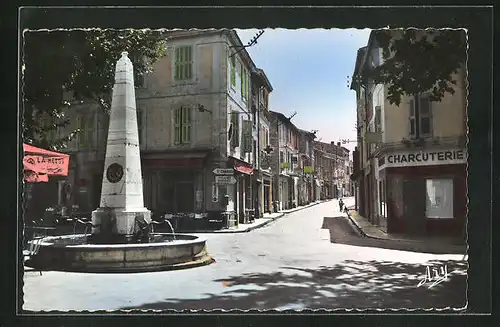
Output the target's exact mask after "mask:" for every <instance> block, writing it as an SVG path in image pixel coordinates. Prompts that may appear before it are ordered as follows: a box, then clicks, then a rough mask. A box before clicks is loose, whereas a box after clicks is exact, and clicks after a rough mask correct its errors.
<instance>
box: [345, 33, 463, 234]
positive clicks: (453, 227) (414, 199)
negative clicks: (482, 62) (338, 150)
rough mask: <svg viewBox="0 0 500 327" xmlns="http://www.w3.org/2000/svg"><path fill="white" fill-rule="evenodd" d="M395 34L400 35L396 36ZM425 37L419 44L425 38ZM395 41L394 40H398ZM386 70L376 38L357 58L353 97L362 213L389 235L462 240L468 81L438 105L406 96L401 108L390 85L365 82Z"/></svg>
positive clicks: (460, 78)
mask: <svg viewBox="0 0 500 327" xmlns="http://www.w3.org/2000/svg"><path fill="white" fill-rule="evenodd" d="M394 33H397V32H394ZM425 33H426V32H425V31H422V32H421V34H420V35H419V36H424V37H427V35H426V34H425ZM393 36H394V37H395V36H396V35H395V34H394V35H393ZM383 62H384V58H383V56H382V51H381V49H380V47H379V46H378V45H377V43H376V40H375V37H374V32H372V33H371V35H370V38H369V41H368V45H367V46H366V47H363V48H361V49H360V50H359V51H358V55H357V59H356V66H355V69H354V74H353V81H352V84H351V89H353V90H355V91H356V97H357V102H358V105H357V114H358V115H357V116H358V122H357V126H358V128H359V134H358V135H359V136H360V141H359V142H358V146H357V151H359V152H357V153H356V156H357V158H356V162H357V165H355V167H354V170H355V172H354V175H353V178H354V179H355V180H357V185H359V192H360V195H359V197H358V200H357V201H358V202H359V203H358V205H359V208H360V213H361V214H362V215H363V216H365V217H367V218H368V219H369V220H370V221H371V222H372V223H374V224H377V225H380V226H382V228H387V231H388V232H390V233H391V232H393V233H408V234H428V235H431V234H433V235H455V236H459V235H461V236H463V235H464V231H465V219H466V218H465V217H466V203H467V199H466V161H467V149H466V145H465V139H466V131H467V121H466V119H467V116H466V76H465V71H464V70H463V69H461V70H459V71H458V73H457V74H455V76H453V77H454V78H455V80H456V81H457V85H455V86H454V91H455V92H454V93H453V94H451V93H446V94H445V95H444V97H443V98H442V100H441V101H440V102H436V101H431V100H430V99H429V94H427V93H423V94H421V95H420V96H419V97H414V96H404V97H403V98H402V101H401V104H400V105H399V106H396V105H394V104H390V103H389V101H388V100H387V95H386V94H387V85H383V84H378V85H375V84H374V83H372V82H371V81H370V80H368V81H367V83H361V82H360V81H361V78H359V77H360V76H362V75H363V73H364V71H365V70H367V69H370V68H371V67H374V66H377V65H380V64H382V63H383Z"/></svg>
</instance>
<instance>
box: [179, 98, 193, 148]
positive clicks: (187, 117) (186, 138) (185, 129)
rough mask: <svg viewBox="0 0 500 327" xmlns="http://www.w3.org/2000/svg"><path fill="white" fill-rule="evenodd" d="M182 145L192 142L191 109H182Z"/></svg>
mask: <svg viewBox="0 0 500 327" xmlns="http://www.w3.org/2000/svg"><path fill="white" fill-rule="evenodd" d="M181 134H182V143H184V144H185V143H189V142H191V108H187V107H183V108H182V132H181Z"/></svg>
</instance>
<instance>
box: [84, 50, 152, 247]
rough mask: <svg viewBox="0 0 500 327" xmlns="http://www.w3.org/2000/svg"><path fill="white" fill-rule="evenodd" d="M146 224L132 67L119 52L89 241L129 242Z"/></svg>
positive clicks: (125, 55) (147, 220)
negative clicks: (100, 180)
mask: <svg viewBox="0 0 500 327" xmlns="http://www.w3.org/2000/svg"><path fill="white" fill-rule="evenodd" d="M150 222H151V212H150V211H149V210H148V209H146V208H144V199H143V190H142V173H141V158H140V149H139V135H138V128H137V113H136V104H135V89H134V74H133V66H132V62H131V61H130V59H129V58H128V56H127V53H126V52H123V53H122V57H121V58H120V60H118V62H117V64H116V72H115V85H114V87H113V98H112V102H111V114H110V120H109V132H108V140H107V145H106V158H105V162H104V174H103V181H102V192H101V202H100V206H99V208H97V209H96V210H95V211H94V212H92V224H93V227H92V239H93V240H94V241H95V242H98V243H103V242H113V243H114V242H121V241H130V240H132V239H133V238H134V235H136V234H137V232H138V229H141V228H143V227H144V226H145V225H146V226H147V225H148V224H149V223H150Z"/></svg>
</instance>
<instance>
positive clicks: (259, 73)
mask: <svg viewBox="0 0 500 327" xmlns="http://www.w3.org/2000/svg"><path fill="white" fill-rule="evenodd" d="M252 73H253V74H254V75H255V76H257V77H258V78H260V80H261V81H262V82H263V84H264V86H266V87H267V89H268V90H269V92H272V91H273V86H272V85H271V82H269V79H268V78H267V75H266V73H265V72H264V70H263V69H261V68H256V69H255V70H253V71H252Z"/></svg>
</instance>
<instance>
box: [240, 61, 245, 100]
mask: <svg viewBox="0 0 500 327" xmlns="http://www.w3.org/2000/svg"><path fill="white" fill-rule="evenodd" d="M240 91H241V96H242V97H243V94H244V92H245V73H244V71H243V65H242V66H241V73H240Z"/></svg>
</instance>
